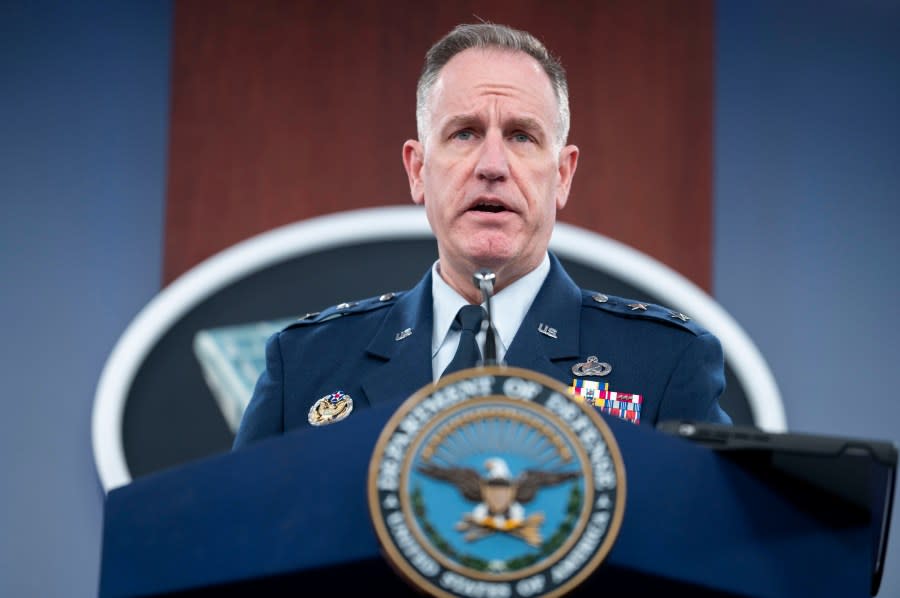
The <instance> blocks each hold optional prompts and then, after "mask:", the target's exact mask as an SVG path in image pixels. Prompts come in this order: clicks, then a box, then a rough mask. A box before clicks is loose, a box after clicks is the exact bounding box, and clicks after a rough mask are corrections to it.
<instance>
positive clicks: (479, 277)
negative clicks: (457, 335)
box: [472, 268, 497, 366]
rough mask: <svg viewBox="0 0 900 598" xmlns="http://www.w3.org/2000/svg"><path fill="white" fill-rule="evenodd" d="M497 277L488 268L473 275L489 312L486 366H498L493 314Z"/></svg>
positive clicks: (483, 353)
mask: <svg viewBox="0 0 900 598" xmlns="http://www.w3.org/2000/svg"><path fill="white" fill-rule="evenodd" d="M496 279H497V276H496V275H495V274H494V273H493V272H491V271H490V270H488V269H486V268H482V269H481V270H479V271H478V272H476V273H475V274H473V275H472V282H474V283H475V288H477V289H478V290H480V291H481V297H482V299H483V300H484V301H483V303H484V306H485V311H486V312H487V331H486V332H485V336H484V351H482V355H483V356H484V365H485V366H489V365H497V341H496V339H495V338H494V320H493V317H492V314H491V296H492V295H493V294H494V281H495V280H496Z"/></svg>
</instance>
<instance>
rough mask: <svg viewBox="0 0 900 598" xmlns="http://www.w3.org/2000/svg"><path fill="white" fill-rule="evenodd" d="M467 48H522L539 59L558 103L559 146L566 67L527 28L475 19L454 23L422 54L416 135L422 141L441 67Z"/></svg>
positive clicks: (565, 124)
mask: <svg viewBox="0 0 900 598" xmlns="http://www.w3.org/2000/svg"><path fill="white" fill-rule="evenodd" d="M470 48H480V49H485V48H499V49H502V50H509V51H511V52H524V53H526V54H528V55H529V56H531V57H532V58H534V59H535V60H537V61H538V64H540V65H541V68H543V69H544V72H545V73H547V76H548V77H549V78H550V83H551V85H553V91H554V92H555V93H556V102H557V104H558V105H559V106H558V107H559V113H558V118H557V123H556V124H557V144H558V145H559V147H560V148H561V147H562V146H563V145H564V144H565V142H566V139H567V138H568V136H569V122H570V116H569V84H568V83H567V82H566V71H565V70H564V69H563V67H562V64H561V63H560V62H559V60H558V59H556V58H555V57H553V56H552V55H551V54H550V52H548V51H547V48H546V47H545V46H544V44H542V43H541V42H540V41H539V40H538V39H537V38H536V37H534V36H533V35H531V34H530V33H528V32H526V31H520V30H518V29H513V28H511V27H507V26H505V25H495V24H493V23H478V24H473V25H457V26H456V28H455V29H453V31H451V32H450V33H448V34H447V35H445V36H444V37H443V38H442V39H440V40H439V41H438V42H437V43H436V44H434V45H433V46H432V47H431V49H430V50H428V53H427V54H426V55H425V65H424V67H423V68H422V74H421V76H420V77H419V84H418V86H417V87H416V127H417V128H418V133H419V139H420V140H421V141H423V142H424V141H425V137H426V134H427V131H428V118H429V116H430V115H429V112H428V96H429V94H430V93H431V88H432V87H434V84H435V82H436V81H437V79H438V77H439V76H440V74H441V69H443V68H444V66H445V65H446V64H447V63H448V62H450V59H451V58H453V57H454V56H456V55H457V54H459V53H460V52H462V51H463V50H468V49H470Z"/></svg>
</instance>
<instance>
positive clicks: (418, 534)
mask: <svg viewBox="0 0 900 598" xmlns="http://www.w3.org/2000/svg"><path fill="white" fill-rule="evenodd" d="M368 485H369V488H368V491H369V510H370V513H371V516H372V520H373V523H374V526H375V531H376V533H377V535H378V539H379V541H380V543H381V545H382V548H383V550H384V553H385V555H386V557H387V558H388V560H389V561H390V562H391V564H392V565H393V566H394V567H395V569H397V570H398V571H400V572H401V573H402V575H403V576H404V577H405V578H406V579H407V580H409V581H410V582H411V583H412V584H413V585H415V586H416V587H418V588H419V589H421V590H423V591H425V592H427V593H428V594H431V595H434V596H444V597H451V596H461V597H466V598H474V597H476V596H477V597H497V598H507V597H509V598H514V597H531V596H559V595H561V594H563V593H565V592H567V591H569V590H571V589H573V588H574V587H576V586H577V585H578V584H580V583H581V582H582V581H583V580H584V579H585V578H586V577H587V576H588V575H589V574H590V573H591V572H592V571H593V570H594V569H596V568H597V566H599V565H600V563H601V562H602V561H603V560H604V558H605V557H606V555H607V554H608V552H609V550H610V549H611V548H612V545H613V542H614V541H615V539H616V537H617V535H618V532H619V528H620V526H621V523H622V517H623V515H624V509H625V472H624V466H623V464H622V457H621V454H620V452H619V448H618V445H617V444H616V441H615V438H614V437H613V435H612V432H611V431H610V430H609V428H608V427H607V425H606V423H605V422H604V421H603V419H602V417H601V416H600V415H598V414H597V412H596V410H594V409H593V408H591V407H590V406H589V405H586V404H584V403H579V402H576V401H573V400H572V398H571V397H570V396H569V393H568V390H567V389H566V387H565V386H563V385H561V384H560V383H559V382H557V381H555V380H552V379H550V378H548V377H546V376H543V375H541V374H538V373H536V372H532V371H530V370H524V369H519V368H508V367H488V368H477V369H467V370H463V371H460V372H457V373H455V374H452V375H450V376H447V377H446V378H442V379H441V380H440V381H439V382H438V383H437V384H435V385H429V386H427V387H425V388H423V389H422V390H420V391H419V392H417V393H416V394H414V395H413V396H412V397H410V398H409V399H407V401H406V402H405V403H403V405H401V407H400V408H399V409H398V410H397V412H396V413H395V414H394V415H393V416H392V417H391V419H390V421H388V423H387V425H386V426H385V428H384V430H383V431H382V433H381V436H380V437H379V439H378V442H377V444H376V447H375V451H374V454H373V456H372V460H371V462H370V464H369V477H368Z"/></svg>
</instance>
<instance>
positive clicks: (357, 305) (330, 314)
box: [283, 291, 403, 330]
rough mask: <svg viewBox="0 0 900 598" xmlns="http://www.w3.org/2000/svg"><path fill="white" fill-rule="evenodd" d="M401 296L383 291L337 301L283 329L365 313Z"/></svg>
mask: <svg viewBox="0 0 900 598" xmlns="http://www.w3.org/2000/svg"><path fill="white" fill-rule="evenodd" d="M402 296H403V292H402V291H399V292H392V293H383V294H381V295H376V296H374V297H369V298H368V299H361V300H359V301H347V302H344V303H338V304H337V305H332V306H331V307H327V308H325V309H323V310H322V311H314V312H310V313H308V314H305V315H303V316H301V317H300V318H298V319H297V320H296V321H295V322H291V323H290V324H288V325H287V326H285V327H284V329H283V330H288V329H290V328H294V327H296V326H308V325H311V324H321V323H322V322H327V321H329V320H334V319H335V318H342V317H344V316H350V315H353V314H363V313H367V312H370V311H374V310H376V309H381V308H383V307H387V306H388V305H393V304H394V302H395V301H397V299H399V298H400V297H402Z"/></svg>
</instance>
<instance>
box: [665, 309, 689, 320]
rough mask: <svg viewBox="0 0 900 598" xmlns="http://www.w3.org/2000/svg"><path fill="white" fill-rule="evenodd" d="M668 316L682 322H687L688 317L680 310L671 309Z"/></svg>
mask: <svg viewBox="0 0 900 598" xmlns="http://www.w3.org/2000/svg"><path fill="white" fill-rule="evenodd" d="M669 316H671V317H673V318H675V319H676V320H681V321H682V322H687V321H688V320H690V318H689V317H688V316H686V315H684V314H683V313H681V312H680V311H673V312H670V313H669Z"/></svg>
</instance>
